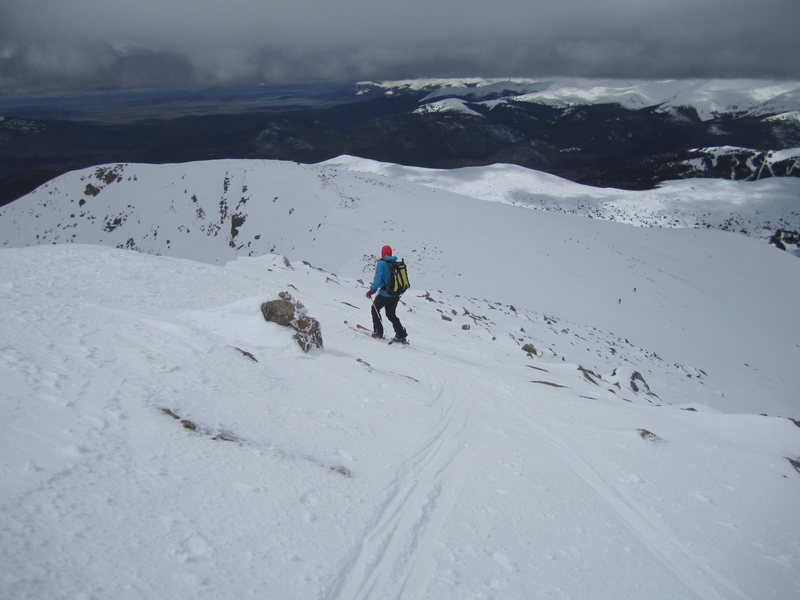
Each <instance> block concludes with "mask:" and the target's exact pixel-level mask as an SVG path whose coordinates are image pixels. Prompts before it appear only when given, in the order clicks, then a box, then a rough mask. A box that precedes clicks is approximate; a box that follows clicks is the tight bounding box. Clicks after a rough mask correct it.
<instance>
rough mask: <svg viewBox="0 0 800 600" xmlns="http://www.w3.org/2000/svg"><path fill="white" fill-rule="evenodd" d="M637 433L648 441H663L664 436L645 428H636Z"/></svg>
mask: <svg viewBox="0 0 800 600" xmlns="http://www.w3.org/2000/svg"><path fill="white" fill-rule="evenodd" d="M637 431H638V432H639V435H640V436H642V439H643V440H647V441H648V442H663V441H664V438H661V437H659V436H657V435H656V434H655V433H653V432H652V431H648V430H647V429H637Z"/></svg>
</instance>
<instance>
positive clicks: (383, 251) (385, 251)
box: [381, 246, 392, 258]
mask: <svg viewBox="0 0 800 600" xmlns="http://www.w3.org/2000/svg"><path fill="white" fill-rule="evenodd" d="M391 255H392V247H391V246H384V247H383V248H381V258H386V257H387V256H391Z"/></svg>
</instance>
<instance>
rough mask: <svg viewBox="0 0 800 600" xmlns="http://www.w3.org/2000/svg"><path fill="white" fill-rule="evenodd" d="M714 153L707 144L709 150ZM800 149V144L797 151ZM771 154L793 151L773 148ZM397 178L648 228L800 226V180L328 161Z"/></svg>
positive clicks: (763, 234) (754, 231)
mask: <svg viewBox="0 0 800 600" xmlns="http://www.w3.org/2000/svg"><path fill="white" fill-rule="evenodd" d="M707 150H708V151H709V152H710V149H707ZM796 152H797V154H798V156H800V150H797V151H796ZM771 154H774V155H775V156H774V157H772V158H773V159H774V160H784V159H785V157H786V156H788V155H789V154H790V152H789V151H785V152H783V153H771ZM325 164H326V165H331V166H338V167H342V168H346V169H349V170H354V171H361V172H364V173H372V174H379V175H383V176H385V177H388V178H390V179H392V180H402V181H410V182H414V183H419V184H422V185H424V186H428V187H432V188H436V189H441V190H447V191H450V192H454V193H457V194H463V195H468V196H472V197H474V198H481V199H483V200H489V201H492V202H502V203H508V204H515V205H519V206H525V207H527V208H531V209H535V210H541V211H547V212H560V213H565V214H573V215H580V216H584V217H591V218H595V219H604V220H608V221H616V222H620V223H627V224H629V225H635V226H644V227H670V228H710V229H723V230H726V231H735V232H737V233H743V234H746V235H750V236H753V237H756V238H760V239H768V238H769V237H770V236H771V235H772V234H774V233H775V231H776V230H777V229H781V228H783V229H792V230H794V229H800V181H798V180H797V179H795V178H774V179H768V180H758V181H746V182H743V181H731V180H723V179H688V180H681V181H669V182H665V183H664V184H662V185H661V186H659V187H658V188H656V189H654V190H646V191H627V190H619V189H614V188H596V187H591V186H586V185H581V184H578V183H574V182H572V181H568V180H566V179H562V178H560V177H556V176H555V175H549V174H547V173H542V172H539V171H534V170H531V169H526V168H524V167H519V166H516V165H502V164H495V165H490V166H487V167H465V168H461V169H449V170H443V169H425V168H421V167H406V166H401V165H393V164H388V163H381V162H378V161H373V160H368V159H362V158H356V157H348V156H343V157H339V158H336V159H333V160H330V161H327V162H326V163H325Z"/></svg>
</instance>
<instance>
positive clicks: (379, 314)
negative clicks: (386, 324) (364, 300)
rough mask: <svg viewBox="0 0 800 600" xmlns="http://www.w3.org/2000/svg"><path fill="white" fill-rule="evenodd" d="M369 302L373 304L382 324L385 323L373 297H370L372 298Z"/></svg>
mask: <svg viewBox="0 0 800 600" xmlns="http://www.w3.org/2000/svg"><path fill="white" fill-rule="evenodd" d="M369 301H370V303H371V304H372V310H374V311H375V314H376V315H378V320H379V321H380V322H381V323H383V317H381V311H379V310H378V307H377V306H375V301H374V300H373V299H372V297H371V296H370V298H369Z"/></svg>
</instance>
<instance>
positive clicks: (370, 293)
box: [364, 290, 375, 298]
mask: <svg viewBox="0 0 800 600" xmlns="http://www.w3.org/2000/svg"><path fill="white" fill-rule="evenodd" d="M374 293H375V290H370V291H368V292H367V293H366V294H364V295H365V296H366V297H367V298H372V294H374Z"/></svg>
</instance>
